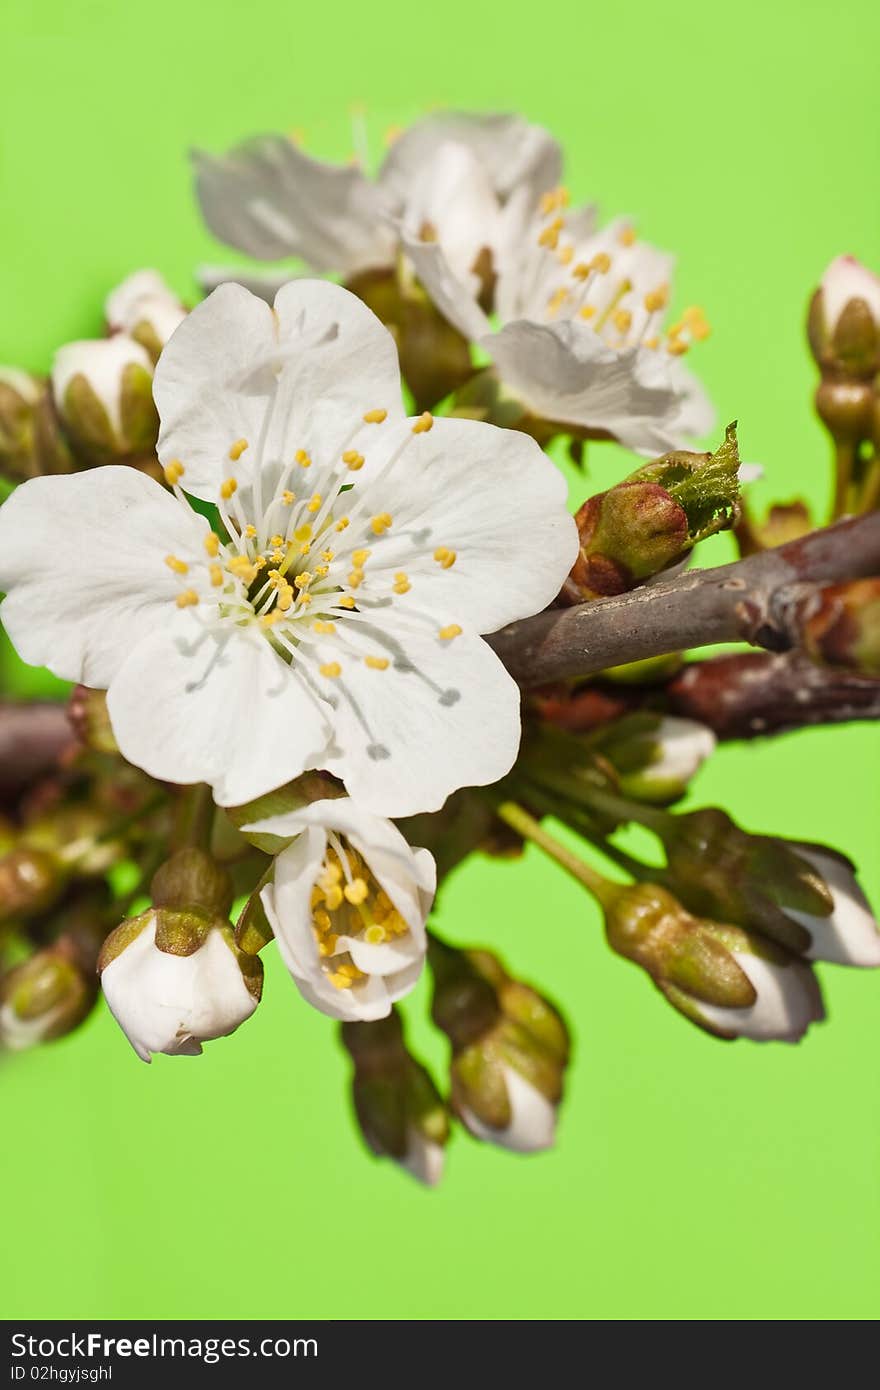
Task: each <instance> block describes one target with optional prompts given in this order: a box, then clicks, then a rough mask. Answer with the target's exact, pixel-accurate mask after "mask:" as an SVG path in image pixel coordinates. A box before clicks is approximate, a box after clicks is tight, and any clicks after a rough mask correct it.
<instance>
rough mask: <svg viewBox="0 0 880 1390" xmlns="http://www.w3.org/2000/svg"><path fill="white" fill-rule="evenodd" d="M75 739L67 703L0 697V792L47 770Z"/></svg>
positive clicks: (18, 788) (8, 793)
mask: <svg viewBox="0 0 880 1390" xmlns="http://www.w3.org/2000/svg"><path fill="white" fill-rule="evenodd" d="M75 742H76V740H75V737H74V734H73V730H72V729H71V727H70V721H69V720H68V717H67V706H66V705H62V704H50V703H49V702H48V701H47V702H45V703H43V702H39V703H34V704H16V703H13V702H12V701H6V700H4V701H0V796H3V797H7V796H12V795H14V794H15V793H16V792H18V791H21V789H22V788H23V787H26V786H28V785H29V784H30V783H31V782H33V781H35V780H36V779H37V778H38V777H42V776H44V775H45V774H46V773H48V772H50V771H51V770H52V768H54V767H55V766H57V763H58V759H59V758H60V757H61V755H62V754H63V753H64V752H65V751H66V750H67V749H68V748H71V747H73V745H74V744H75Z"/></svg>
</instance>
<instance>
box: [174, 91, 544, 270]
mask: <svg viewBox="0 0 880 1390" xmlns="http://www.w3.org/2000/svg"><path fill="white" fill-rule="evenodd" d="M193 162H194V165H195V173H196V192H197V194H198V198H199V202H200V205H201V209H202V213H203V215H204V217H205V220H206V222H207V224H208V226H209V227H210V229H211V231H212V232H213V233H214V235H215V236H216V237H218V238H219V240H220V241H224V242H226V244H227V245H229V246H234V247H236V248H237V249H238V250H240V251H244V252H246V253H247V254H248V255H250V256H255V257H257V258H258V259H260V260H280V259H282V258H283V257H287V256H298V257H300V258H301V259H302V260H303V261H305V262H306V264H307V265H309V266H310V267H311V268H312V269H313V270H317V271H330V272H334V273H337V274H340V275H342V276H344V277H350V276H353V275H357V274H359V273H360V272H362V271H365V270H377V269H384V268H388V267H392V266H393V265H394V263H395V260H396V258H397V253H398V249H399V245H400V236H401V233H403V235H405V236H406V237H407V238H409V239H415V240H416V241H417V242H422V243H425V242H430V243H432V244H436V245H437V246H440V247H442V248H443V251H444V254H445V256H446V257H447V258H448V262H449V264H450V265H451V266H452V267H453V268H454V272H455V274H456V275H457V276H460V277H461V280H462V283H463V284H464V285H466V286H467V287H468V289H469V290H470V291H471V292H473V293H474V294H475V295H479V294H480V293H481V291H482V288H484V287H485V285H486V284H487V281H488V278H489V276H490V275H491V271H492V266H493V264H494V262H495V261H496V260H497V259H498V256H499V253H500V249H501V247H502V246H503V245H504V244H505V243H506V241H507V240H508V239H510V237H511V235H512V229H513V227H518V226H519V225H521V223H522V221H523V220H524V218H525V217H527V216H528V215H530V214H531V213H533V212H534V210H535V209H536V207H537V205H538V200H539V198H540V195H541V194H542V193H544V192H545V191H546V190H547V189H549V188H551V187H553V185H554V184H556V183H557V182H558V180H559V176H560V171H561V157H560V151H559V147H558V145H557V144H556V142H555V141H554V140H553V139H551V137H550V136H549V135H548V134H547V132H546V131H544V130H542V129H541V128H540V127H539V126H533V125H529V124H528V123H527V122H526V121H524V120H522V119H521V118H520V117H518V116H508V115H499V114H486V115H483V114H475V113H457V112H446V113H438V114H435V115H431V116H427V117H425V118H424V119H423V120H421V121H419V122H417V123H416V124H415V125H413V126H411V127H410V128H409V129H408V130H406V131H403V132H402V133H400V134H398V135H396V137H395V138H394V140H393V143H392V144H391V146H390V149H389V151H388V153H387V155H386V157H385V159H384V161H383V162H382V164H381V166H380V168H379V170H378V172H377V174H376V176H375V178H370V177H369V176H368V175H367V174H366V173H365V172H364V171H363V170H362V168H361V167H360V165H359V163H358V162H355V163H353V164H349V165H346V166H339V165H333V164H327V163H323V162H322V161H320V160H316V159H312V158H311V157H310V156H309V155H307V154H305V153H304V152H303V151H302V150H301V149H300V148H299V147H298V145H297V144H296V143H295V141H294V140H292V139H289V138H288V137H286V136H282V135H263V136H257V137H256V138H254V139H251V140H247V141H245V142H244V143H243V144H241V145H238V146H236V147H235V148H234V149H232V150H230V151H229V152H228V153H227V154H226V155H224V156H221V157H219V158H218V157H215V156H212V155H209V154H206V153H203V152H201V151H196V152H195V153H194V155H193Z"/></svg>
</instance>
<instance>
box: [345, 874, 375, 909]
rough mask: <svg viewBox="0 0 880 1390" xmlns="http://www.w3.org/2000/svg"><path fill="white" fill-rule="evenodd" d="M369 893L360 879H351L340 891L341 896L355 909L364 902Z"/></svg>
mask: <svg viewBox="0 0 880 1390" xmlns="http://www.w3.org/2000/svg"><path fill="white" fill-rule="evenodd" d="M369 891H370V890H369V889H368V887H367V885H366V883H365V882H364V880H363V879H362V878H355V879H352V881H351V883H346V885H345V887H344V888H343V890H342V892H343V896H344V897H345V898H346V899H347V900H348V902H350V903H353V904H354V906H355V907H358V906H359V905H360V904H361V903H362V902H364V901H366V898H367V895H368V894H369Z"/></svg>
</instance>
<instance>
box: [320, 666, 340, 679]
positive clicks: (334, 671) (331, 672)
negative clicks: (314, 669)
mask: <svg viewBox="0 0 880 1390" xmlns="http://www.w3.org/2000/svg"><path fill="white" fill-rule="evenodd" d="M318 670H319V671H320V672H321V675H322V676H326V677H327V679H328V680H331V681H332V680H335V679H336V677H337V676H341V675H342V667H341V666H340V664H339V662H338V661H327V662H325V663H324V665H323V666H319V667H318Z"/></svg>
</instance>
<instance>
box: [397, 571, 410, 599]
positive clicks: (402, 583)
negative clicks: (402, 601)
mask: <svg viewBox="0 0 880 1390" xmlns="http://www.w3.org/2000/svg"><path fill="white" fill-rule="evenodd" d="M393 588H394V592H395V593H396V594H408V593H409V591H410V589H411V588H412V585H411V584H410V582H409V580H408V579H407V577H406V575H405V574H404V573H403V571H402V570H401V571H400V572H399V573H398V574H396V575H395V576H394V584H393Z"/></svg>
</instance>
